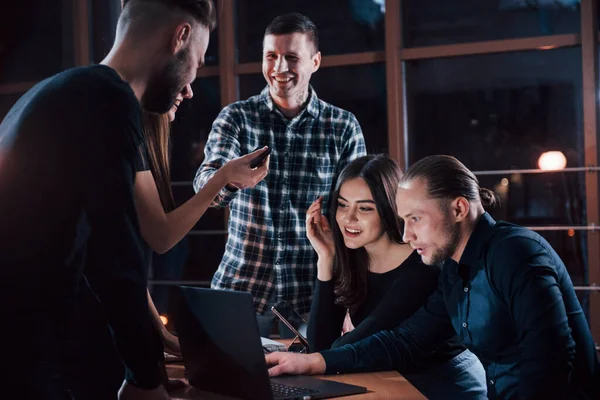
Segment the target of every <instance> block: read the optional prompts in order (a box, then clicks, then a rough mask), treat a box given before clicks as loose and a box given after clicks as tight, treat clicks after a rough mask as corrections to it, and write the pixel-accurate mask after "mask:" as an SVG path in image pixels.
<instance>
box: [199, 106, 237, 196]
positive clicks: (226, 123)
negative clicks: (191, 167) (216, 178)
mask: <svg viewBox="0 0 600 400" xmlns="http://www.w3.org/2000/svg"><path fill="white" fill-rule="evenodd" d="M239 120H240V116H239V115H238V110H237V108H236V107H235V105H230V106H227V107H225V108H224V109H223V110H222V111H221V112H220V113H219V116H218V117H217V119H216V120H215V122H214V123H213V126H212V129H211V131H210V134H209V135H208V140H207V142H206V146H205V147H204V161H203V162H202V165H200V168H199V169H198V171H197V172H196V177H195V178H194V190H195V191H196V193H197V192H198V191H199V190H200V189H201V188H202V187H203V186H204V185H206V183H207V182H208V181H209V180H210V178H212V176H213V175H214V174H215V173H216V172H217V170H218V169H219V168H221V167H222V166H223V165H225V164H226V163H227V162H229V161H230V160H232V159H234V158H236V157H239V156H241V150H240V142H239V140H238V137H239V136H238V135H239V132H240V126H239ZM237 193H238V190H237V189H235V188H233V187H231V186H225V187H224V188H223V189H221V191H220V192H219V194H218V195H217V197H215V199H214V200H213V201H212V203H211V206H212V207H225V206H227V205H228V204H229V203H230V202H231V201H232V200H233V199H234V198H235V196H236V195H237Z"/></svg>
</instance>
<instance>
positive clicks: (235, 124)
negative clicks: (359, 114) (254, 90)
mask: <svg viewBox="0 0 600 400" xmlns="http://www.w3.org/2000/svg"><path fill="white" fill-rule="evenodd" d="M309 91H310V98H309V101H308V104H307V107H306V108H305V109H304V110H303V111H302V112H301V113H300V114H299V115H297V116H296V117H294V118H293V119H286V118H285V117H284V116H283V115H282V114H281V113H280V111H279V110H277V108H276V107H275V106H274V104H273V100H272V99H271V96H270V95H269V90H268V87H267V88H265V89H264V90H263V91H262V93H261V94H260V95H258V96H253V97H250V98H249V99H248V100H245V101H239V102H236V103H233V104H231V105H229V106H227V107H225V108H224V109H223V110H222V111H221V113H220V114H219V116H218V117H217V119H216V120H215V122H214V123H213V126H212V130H211V132H210V135H209V137H208V141H207V143H206V147H205V150H204V153H205V159H204V162H203V163H202V165H201V166H200V168H199V169H198V172H197V173H196V177H195V179H194V189H195V190H196V192H197V191H198V190H200V188H201V187H202V186H203V185H205V184H206V182H207V181H208V180H209V179H210V178H211V177H212V176H213V174H214V173H215V172H216V170H217V169H218V168H219V167H220V166H222V165H223V164H224V163H226V162H227V161H229V160H231V159H233V158H235V157H239V156H241V155H243V154H247V153H250V152H252V151H253V150H254V149H256V148H257V147H259V146H261V147H262V146H265V145H267V146H269V147H270V148H271V149H272V152H271V161H270V164H269V167H270V171H269V174H268V175H267V177H266V178H265V179H264V180H263V181H261V182H260V183H259V184H258V185H256V187H254V188H248V189H244V190H234V191H231V190H228V187H225V188H223V189H222V190H221V192H220V193H219V195H218V196H217V197H216V198H215V199H214V201H213V203H212V206H213V207H225V206H227V205H229V206H230V210H231V213H230V217H229V237H228V239H227V245H226V247H225V254H224V255H223V259H222V261H221V264H220V266H219V269H218V270H217V272H216V273H215V275H214V277H213V280H212V284H211V286H212V287H213V288H216V289H232V290H239V291H249V292H251V293H252V295H253V297H254V305H255V307H256V309H257V311H258V312H259V313H263V312H264V311H266V307H267V305H268V303H269V298H270V296H272V295H273V291H274V295H275V296H274V299H276V300H277V301H279V300H286V301H287V302H288V303H290V305H291V306H292V307H293V308H294V309H295V310H296V311H298V312H299V313H301V314H306V313H308V311H309V310H310V304H311V300H312V292H313V287H314V282H315V279H316V253H315V252H314V250H313V248H312V246H311V245H310V242H309V241H308V239H307V238H306V227H305V218H306V210H307V208H308V207H309V205H310V204H311V203H312V202H313V201H314V200H315V199H316V198H317V197H318V196H325V197H327V196H328V195H329V192H330V190H331V187H332V185H333V184H334V182H335V179H336V177H337V175H338V174H339V172H340V171H341V170H342V168H343V167H344V166H345V165H346V164H348V163H349V162H350V161H351V160H353V159H355V158H357V157H360V156H363V155H365V154H366V150H365V142H364V138H363V135H362V131H361V129H360V125H359V124H358V121H357V120H356V117H354V115H353V114H352V113H350V112H348V111H345V110H342V109H340V108H337V107H334V106H332V105H331V104H328V103H326V102H324V101H321V100H319V99H318V97H317V94H316V93H315V91H314V90H313V89H312V87H311V88H310V89H309ZM325 200H326V199H325ZM272 299H273V298H272Z"/></svg>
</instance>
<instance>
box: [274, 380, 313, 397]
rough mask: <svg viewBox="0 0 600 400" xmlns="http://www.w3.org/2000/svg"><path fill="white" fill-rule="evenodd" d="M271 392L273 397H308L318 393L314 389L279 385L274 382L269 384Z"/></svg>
mask: <svg viewBox="0 0 600 400" xmlns="http://www.w3.org/2000/svg"><path fill="white" fill-rule="evenodd" d="M271 391H272V392H273V396H275V397H294V396H296V397H297V396H308V395H311V394H313V393H317V392H318V390H314V389H308V388H303V387H298V386H289V385H283V384H281V383H275V382H271Z"/></svg>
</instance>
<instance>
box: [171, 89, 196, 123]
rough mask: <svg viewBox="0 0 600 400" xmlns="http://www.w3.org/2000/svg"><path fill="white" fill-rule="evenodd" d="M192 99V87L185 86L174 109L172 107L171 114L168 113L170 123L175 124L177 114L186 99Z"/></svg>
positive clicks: (176, 100)
mask: <svg viewBox="0 0 600 400" xmlns="http://www.w3.org/2000/svg"><path fill="white" fill-rule="evenodd" d="M192 97H194V92H193V91H192V87H191V86H190V85H185V86H184V87H183V90H182V91H181V92H179V93H178V94H177V97H176V98H175V103H174V104H173V107H171V109H170V110H169V112H167V115H168V116H169V122H173V121H174V120H175V114H176V113H177V110H178V109H179V105H180V104H181V102H182V101H183V100H185V99H191V98H192Z"/></svg>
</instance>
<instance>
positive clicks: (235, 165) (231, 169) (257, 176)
mask: <svg viewBox="0 0 600 400" xmlns="http://www.w3.org/2000/svg"><path fill="white" fill-rule="evenodd" d="M266 151H268V147H266V146H265V147H263V148H262V149H259V150H256V151H254V152H252V153H250V154H246V155H243V156H241V157H238V158H234V159H233V160H231V161H229V162H228V163H226V164H225V165H223V166H222V167H221V169H223V171H224V173H225V179H226V180H227V183H229V184H231V185H234V186H235V187H237V188H238V189H246V188H249V187H250V188H252V187H254V186H256V185H257V184H258V182H260V181H262V180H263V179H264V178H265V176H267V174H268V173H269V161H270V159H271V156H267V158H266V160H265V161H264V162H263V163H262V164H261V165H259V166H258V167H256V168H251V167H250V163H251V162H252V160H254V159H255V158H257V157H259V156H260V155H261V154H263V153H264V152H266Z"/></svg>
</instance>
